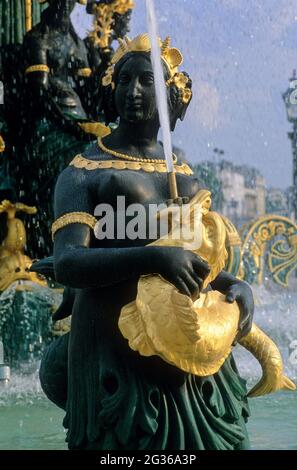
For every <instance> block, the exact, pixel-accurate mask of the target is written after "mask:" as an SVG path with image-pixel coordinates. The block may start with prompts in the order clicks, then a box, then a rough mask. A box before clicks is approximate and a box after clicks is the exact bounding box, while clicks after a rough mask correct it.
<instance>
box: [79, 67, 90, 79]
mask: <svg viewBox="0 0 297 470" xmlns="http://www.w3.org/2000/svg"><path fill="white" fill-rule="evenodd" d="M77 75H78V76H79V77H89V76H90V75H92V69H90V68H89V67H85V68H84V69H78V71H77Z"/></svg>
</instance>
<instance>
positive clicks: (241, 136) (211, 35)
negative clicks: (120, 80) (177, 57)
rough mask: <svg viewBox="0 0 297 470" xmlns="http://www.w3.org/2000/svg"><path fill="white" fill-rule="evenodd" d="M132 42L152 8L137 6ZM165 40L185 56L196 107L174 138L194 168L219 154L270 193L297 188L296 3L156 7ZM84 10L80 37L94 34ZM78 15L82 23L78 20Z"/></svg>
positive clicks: (216, 1) (169, 2)
mask: <svg viewBox="0 0 297 470" xmlns="http://www.w3.org/2000/svg"><path fill="white" fill-rule="evenodd" d="M135 3H136V8H135V10H134V13H133V20H132V24H131V32H130V36H132V37H133V36H135V35H136V34H139V33H142V32H145V31H146V30H147V28H146V17H145V8H144V4H145V2H144V0H135ZM155 3H156V7H157V11H158V19H159V29H160V34H161V36H162V37H165V36H167V35H170V36H171V37H172V43H173V45H174V46H176V47H178V48H179V49H180V50H181V52H182V53H183V55H184V64H183V66H182V69H183V70H185V71H187V72H188V73H189V74H190V76H191V78H192V80H193V93H194V96H193V100H192V102H191V104H190V107H189V109H188V113H187V115H186V118H185V120H184V122H182V123H179V124H178V126H177V129H176V131H175V133H174V135H173V141H174V143H175V144H176V145H178V146H180V147H182V148H183V149H184V150H185V152H186V155H187V158H188V159H189V161H190V162H192V163H199V161H202V160H205V159H211V158H212V155H213V152H212V150H213V148H215V147H218V148H220V149H223V150H224V151H225V158H226V159H228V160H230V161H232V162H233V163H235V164H244V163H248V164H250V165H252V166H255V167H257V168H258V169H259V170H260V171H261V172H262V174H263V175H264V177H265V179H266V182H267V185H268V186H276V187H281V188H285V187H287V186H289V185H291V184H292V183H291V182H292V152H291V144H290V141H289V139H288V137H287V132H288V131H289V130H290V125H289V123H288V122H287V118H286V112H285V106H284V103H283V100H282V96H281V94H282V93H283V92H284V91H285V90H286V89H287V87H288V78H289V77H290V76H291V74H292V70H293V68H294V67H296V68H297V2H296V0H248V1H247V0H155ZM82 10H83V8H81V7H79V6H78V7H77V10H76V12H74V15H73V18H74V23H75V24H76V25H78V24H79V28H78V29H79V32H80V34H82V33H83V31H84V30H85V29H86V28H88V27H90V18H83V17H82V15H83V13H82ZM77 15H78V16H77Z"/></svg>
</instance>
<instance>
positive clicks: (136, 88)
mask: <svg viewBox="0 0 297 470" xmlns="http://www.w3.org/2000/svg"><path fill="white" fill-rule="evenodd" d="M138 96H140V82H139V79H138V78H137V77H136V78H134V79H133V80H131V82H130V85H129V89H128V98H129V99H135V98H137V97H138Z"/></svg>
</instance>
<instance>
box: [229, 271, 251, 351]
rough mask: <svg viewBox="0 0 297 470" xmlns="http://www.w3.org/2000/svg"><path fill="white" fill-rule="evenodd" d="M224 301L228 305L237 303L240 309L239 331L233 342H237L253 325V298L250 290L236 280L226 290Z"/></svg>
mask: <svg viewBox="0 0 297 470" xmlns="http://www.w3.org/2000/svg"><path fill="white" fill-rule="evenodd" d="M225 294H226V300H227V302H229V303H233V302H234V301H236V302H237V304H238V307H239V309H240V318H239V329H238V335H237V337H236V340H235V342H237V341H239V340H240V339H241V338H242V337H243V336H245V335H247V334H248V333H249V332H250V330H251V328H252V323H253V316H254V298H253V293H252V289H251V288H250V286H249V285H248V284H247V283H246V282H244V281H240V280H238V279H236V280H235V281H233V283H232V284H230V286H229V287H228V288H227V290H226V292H225Z"/></svg>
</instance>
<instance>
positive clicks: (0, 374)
mask: <svg viewBox="0 0 297 470" xmlns="http://www.w3.org/2000/svg"><path fill="white" fill-rule="evenodd" d="M9 381H10V367H9V366H7V365H5V364H4V346H3V341H2V338H0V386H3V385H4V387H6V386H7V385H8V383H9Z"/></svg>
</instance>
